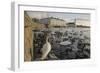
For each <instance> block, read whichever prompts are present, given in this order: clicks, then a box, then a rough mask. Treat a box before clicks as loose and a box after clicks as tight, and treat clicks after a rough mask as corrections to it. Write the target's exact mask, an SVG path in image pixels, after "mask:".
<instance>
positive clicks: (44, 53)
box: [40, 36, 51, 60]
mask: <svg viewBox="0 0 100 73" xmlns="http://www.w3.org/2000/svg"><path fill="white" fill-rule="evenodd" d="M48 39H49V37H48V36H47V37H46V43H45V44H44V45H43V47H42V48H41V53H42V55H41V58H40V59H41V60H45V59H46V58H47V56H48V54H49V52H50V51H51V44H50V42H49V41H48Z"/></svg>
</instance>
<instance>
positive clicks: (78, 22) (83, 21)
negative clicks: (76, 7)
mask: <svg viewBox="0 0 100 73" xmlns="http://www.w3.org/2000/svg"><path fill="white" fill-rule="evenodd" d="M75 24H76V25H77V26H88V27H90V21H89V20H86V19H76V21H75Z"/></svg>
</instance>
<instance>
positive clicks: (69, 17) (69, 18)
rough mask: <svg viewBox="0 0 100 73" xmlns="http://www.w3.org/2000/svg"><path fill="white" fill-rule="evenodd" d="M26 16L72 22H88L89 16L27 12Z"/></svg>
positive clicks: (82, 14)
mask: <svg viewBox="0 0 100 73" xmlns="http://www.w3.org/2000/svg"><path fill="white" fill-rule="evenodd" d="M27 13H28V15H29V16H30V17H31V18H38V19H42V18H47V17H55V18H60V19H63V20H65V21H68V22H70V21H74V19H83V20H88V21H90V14H86V13H85V14H84V13H67V12H66V13H59V12H58V13H57V12H36V11H35V12H34V11H27Z"/></svg>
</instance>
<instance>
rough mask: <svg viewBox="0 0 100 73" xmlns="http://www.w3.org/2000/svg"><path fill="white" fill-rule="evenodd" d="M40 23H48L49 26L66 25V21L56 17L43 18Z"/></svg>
mask: <svg viewBox="0 0 100 73" xmlns="http://www.w3.org/2000/svg"><path fill="white" fill-rule="evenodd" d="M40 23H42V24H45V25H48V27H66V21H64V20H63V19H59V18H54V17H49V18H44V19H41V20H40Z"/></svg>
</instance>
